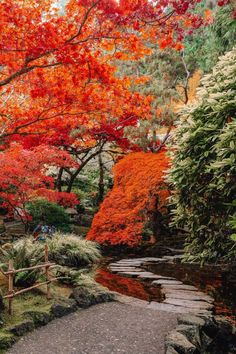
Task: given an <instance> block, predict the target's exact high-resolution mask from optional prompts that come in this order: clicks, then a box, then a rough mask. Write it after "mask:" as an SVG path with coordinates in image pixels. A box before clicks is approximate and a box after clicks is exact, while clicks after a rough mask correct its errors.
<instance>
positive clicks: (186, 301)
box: [108, 255, 214, 315]
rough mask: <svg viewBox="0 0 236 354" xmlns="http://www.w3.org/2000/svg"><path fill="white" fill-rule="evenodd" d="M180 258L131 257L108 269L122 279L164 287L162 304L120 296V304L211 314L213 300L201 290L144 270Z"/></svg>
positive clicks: (112, 264) (113, 264)
mask: <svg viewBox="0 0 236 354" xmlns="http://www.w3.org/2000/svg"><path fill="white" fill-rule="evenodd" d="M180 258H181V255H178V256H164V257H163V258H155V257H145V258H128V259H122V260H119V261H117V262H113V263H110V264H109V266H108V268H109V270H110V271H111V272H112V273H115V274H117V275H120V276H123V277H131V278H136V279H140V280H149V281H150V280H152V283H151V285H152V286H158V287H160V288H161V293H162V294H163V298H164V300H163V302H155V301H152V302H150V303H149V302H147V301H143V300H134V299H133V298H129V297H124V296H121V297H120V301H123V302H126V303H133V304H134V305H137V306H141V307H145V308H147V309H150V308H151V309H153V310H161V311H167V312H175V313H182V314H185V313H190V314H191V313H192V314H204V315H210V314H211V311H212V309H213V307H214V306H213V302H214V299H213V298H212V297H211V296H209V295H207V294H205V293H203V292H201V291H199V290H198V289H197V288H196V287H195V286H192V285H186V284H183V282H182V281H179V280H177V279H175V278H174V277H165V276H162V275H158V274H154V273H151V272H147V271H146V270H144V269H143V268H142V267H143V266H145V265H146V264H148V263H149V262H152V263H167V262H172V261H175V260H178V261H179V259H180Z"/></svg>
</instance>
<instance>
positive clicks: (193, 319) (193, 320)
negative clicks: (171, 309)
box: [178, 314, 205, 327]
mask: <svg viewBox="0 0 236 354" xmlns="http://www.w3.org/2000/svg"><path fill="white" fill-rule="evenodd" d="M178 323H179V324H184V325H194V326H198V327H203V326H204V325H205V321H204V319H202V318H201V317H198V316H194V315H190V314H189V315H181V316H179V317H178Z"/></svg>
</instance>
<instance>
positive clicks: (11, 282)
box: [1, 245, 58, 315]
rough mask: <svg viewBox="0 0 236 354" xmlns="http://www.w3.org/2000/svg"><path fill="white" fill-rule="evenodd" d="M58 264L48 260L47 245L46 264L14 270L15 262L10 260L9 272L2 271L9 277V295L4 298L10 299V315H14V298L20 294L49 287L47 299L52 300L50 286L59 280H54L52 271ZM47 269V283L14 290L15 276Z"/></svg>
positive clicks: (46, 251) (46, 247)
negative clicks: (44, 286) (45, 286)
mask: <svg viewBox="0 0 236 354" xmlns="http://www.w3.org/2000/svg"><path fill="white" fill-rule="evenodd" d="M55 266H56V264H55V263H51V262H49V260H48V246H47V245H45V249H44V263H42V264H39V265H35V266H32V267H28V268H21V269H14V266H13V260H9V263H8V271H7V272H3V271H2V270H1V272H2V273H3V274H4V275H5V276H6V277H8V294H7V295H5V296H3V298H5V299H8V311H9V314H10V315H12V312H13V311H12V303H13V298H14V297H15V296H18V295H20V294H23V293H26V292H28V291H30V290H32V289H35V288H38V287H40V286H42V285H47V299H50V298H51V294H50V285H51V282H53V281H55V280H57V279H58V278H52V277H51V274H50V269H51V268H53V267H55ZM43 268H45V271H44V274H45V276H46V281H44V282H41V283H36V284H34V285H32V286H30V287H28V288H25V289H21V290H18V291H15V290H14V276H15V274H17V273H19V272H26V271H30V270H34V269H43Z"/></svg>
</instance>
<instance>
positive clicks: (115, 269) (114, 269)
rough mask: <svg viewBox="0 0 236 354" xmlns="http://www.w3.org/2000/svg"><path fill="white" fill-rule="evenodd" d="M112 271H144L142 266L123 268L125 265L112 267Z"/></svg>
mask: <svg viewBox="0 0 236 354" xmlns="http://www.w3.org/2000/svg"><path fill="white" fill-rule="evenodd" d="M110 270H111V272H113V273H118V272H139V273H140V272H142V269H141V268H134V267H133V268H131V267H129V268H125V267H124V268H123V267H119V268H110Z"/></svg>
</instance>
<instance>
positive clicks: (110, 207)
mask: <svg viewBox="0 0 236 354" xmlns="http://www.w3.org/2000/svg"><path fill="white" fill-rule="evenodd" d="M168 164H169V160H168V158H167V156H166V154H165V152H164V151H162V152H159V153H158V154H154V153H144V152H137V153H131V154H129V155H127V156H126V157H124V158H123V159H122V160H120V161H119V162H118V163H117V164H116V165H115V166H114V168H113V173H114V187H113V189H112V191H111V192H110V193H109V194H108V195H107V197H106V199H105V200H104V202H103V203H102V205H101V207H100V210H99V212H98V213H97V214H96V215H95V218H94V220H93V224H92V228H91V230H90V232H89V233H88V236H87V238H88V239H90V240H95V241H97V242H99V243H102V244H111V245H122V244H123V245H128V246H131V247H132V246H135V245H137V244H139V243H141V241H142V233H143V229H144V226H145V224H146V223H147V222H148V220H149V218H150V215H151V214H152V211H154V210H155V204H156V201H157V200H158V209H159V210H161V208H163V207H164V205H165V202H166V198H167V197H168V195H169V193H168V190H167V189H166V186H165V183H164V181H163V175H164V171H165V170H166V169H167V168H168Z"/></svg>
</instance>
